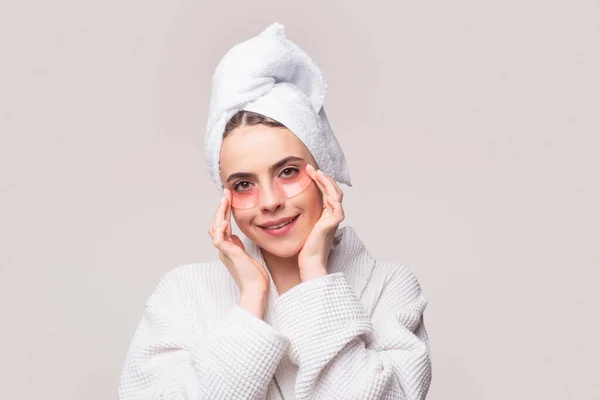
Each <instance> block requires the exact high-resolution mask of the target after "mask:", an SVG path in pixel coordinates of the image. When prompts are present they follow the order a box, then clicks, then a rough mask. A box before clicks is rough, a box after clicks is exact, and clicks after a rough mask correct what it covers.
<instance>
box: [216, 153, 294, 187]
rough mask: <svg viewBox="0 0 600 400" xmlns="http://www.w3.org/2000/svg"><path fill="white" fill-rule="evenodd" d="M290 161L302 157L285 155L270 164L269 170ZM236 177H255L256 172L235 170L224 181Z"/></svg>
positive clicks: (271, 170)
mask: <svg viewBox="0 0 600 400" xmlns="http://www.w3.org/2000/svg"><path fill="white" fill-rule="evenodd" d="M290 161H304V158H300V157H296V156H289V157H285V158H283V159H281V160H279V161H277V162H276V163H275V164H273V165H271V166H270V167H269V171H270V172H273V171H274V170H276V169H278V168H281V167H283V166H284V165H285V164H287V163H288V162H290ZM237 178H256V174H254V173H252V172H235V173H233V174H231V175H229V177H228V178H227V180H226V181H225V182H226V183H229V181H232V180H234V179H237Z"/></svg>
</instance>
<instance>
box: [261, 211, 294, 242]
mask: <svg viewBox="0 0 600 400" xmlns="http://www.w3.org/2000/svg"><path fill="white" fill-rule="evenodd" d="M298 217H300V215H297V216H295V217H294V218H293V219H294V220H293V221H292V222H290V223H289V224H287V225H285V226H282V227H281V228H277V229H265V228H263V227H261V226H259V228H260V229H261V230H262V231H263V232H265V233H266V234H268V235H271V236H276V237H279V236H283V235H285V234H287V233H288V232H289V231H290V230H291V229H292V228H293V227H294V225H296V221H298ZM286 220H289V218H284V219H282V220H280V221H282V222H285V221H286Z"/></svg>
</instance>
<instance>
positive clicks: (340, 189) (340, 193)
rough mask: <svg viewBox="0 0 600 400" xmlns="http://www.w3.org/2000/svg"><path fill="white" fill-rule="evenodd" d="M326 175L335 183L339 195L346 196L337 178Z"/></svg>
mask: <svg viewBox="0 0 600 400" xmlns="http://www.w3.org/2000/svg"><path fill="white" fill-rule="evenodd" d="M325 176H326V177H327V179H329V180H330V181H331V183H333V187H334V188H335V190H336V191H337V192H338V193H339V195H340V196H341V197H344V192H343V191H342V188H340V185H338V183H337V182H336V181H335V179H333V178H332V177H330V176H329V175H325Z"/></svg>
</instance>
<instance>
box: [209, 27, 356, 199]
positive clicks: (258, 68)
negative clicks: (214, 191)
mask: <svg viewBox="0 0 600 400" xmlns="http://www.w3.org/2000/svg"><path fill="white" fill-rule="evenodd" d="M326 93H327V82H326V80H325V77H324V76H323V73H322V72H321V70H320V69H319V67H318V66H317V65H316V64H315V62H314V61H313V60H312V59H311V58H310V57H309V56H308V54H306V53H305V52H304V51H303V50H302V49H300V47H298V46H297V45H296V44H294V43H292V42H291V41H290V40H288V39H286V37H285V28H284V26H283V25H282V24H280V23H277V22H276V23H274V24H271V25H269V26H268V27H267V28H266V29H265V30H264V31H263V32H261V33H260V34H259V35H258V36H255V37H253V38H251V39H249V40H246V41H245V42H242V43H238V44H236V45H235V46H233V47H232V48H231V49H230V50H229V51H228V52H227V53H226V54H225V55H224V56H223V58H222V59H221V61H220V62H219V64H218V65H217V68H216V70H215V73H214V74H213V78H212V94H211V100H210V109H209V115H208V122H207V125H206V137H205V140H204V153H205V159H206V164H207V168H208V172H209V174H210V177H211V179H212V180H213V182H214V183H215V185H216V186H217V188H218V190H219V191H220V192H222V190H223V183H222V181H221V177H220V174H219V161H220V160H219V156H220V153H221V145H222V143H223V132H224V130H225V125H226V124H227V122H228V121H229V119H230V118H231V117H233V116H234V115H235V114H236V113H237V112H239V111H241V110H246V111H252V112H256V113H259V114H262V115H265V116H267V117H269V118H272V119H274V120H276V121H278V122H280V123H282V124H284V125H285V126H286V127H287V128H288V129H289V130H290V131H291V132H292V133H294V134H295V135H296V136H297V137H298V138H299V139H300V140H301V141H302V142H303V143H304V145H305V146H306V147H307V148H308V149H309V150H310V152H311V153H312V155H313V157H314V158H315V161H316V162H317V164H318V166H319V168H320V169H321V170H322V171H323V172H325V173H326V174H327V175H329V176H331V177H332V178H333V179H335V180H336V181H337V182H340V183H344V184H346V185H348V186H352V183H351V181H350V172H349V170H348V165H347V163H346V158H345V157H344V153H343V152H342V149H341V147H340V145H339V143H338V141H337V139H336V137H335V135H334V134H333V131H332V130H331V127H330V125H329V120H328V119H327V114H326V113H325V109H324V107H323V102H324V100H325V95H326Z"/></svg>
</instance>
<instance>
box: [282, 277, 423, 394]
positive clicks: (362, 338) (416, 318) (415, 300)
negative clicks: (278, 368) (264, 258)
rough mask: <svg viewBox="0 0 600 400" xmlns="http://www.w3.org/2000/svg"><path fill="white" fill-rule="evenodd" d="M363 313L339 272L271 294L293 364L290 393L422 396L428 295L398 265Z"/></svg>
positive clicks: (357, 300)
mask: <svg viewBox="0 0 600 400" xmlns="http://www.w3.org/2000/svg"><path fill="white" fill-rule="evenodd" d="M379 292H380V294H379V297H378V299H377V302H376V305H375V307H374V309H373V312H372V314H371V316H370V317H369V316H368V315H367V313H366V312H365V310H364V308H363V306H362V304H361V303H360V301H359V299H358V297H357V296H356V295H355V293H354V292H353V290H352V288H351V287H350V286H349V284H348V282H347V281H346V278H345V275H344V273H343V272H337V273H333V274H329V275H326V276H323V277H319V278H314V279H311V280H309V281H305V282H303V283H301V284H300V285H297V286H295V287H294V288H292V289H290V290H289V291H288V292H286V293H284V294H283V295H282V296H281V297H280V298H279V300H278V302H277V304H276V306H277V308H276V309H277V315H278V320H279V322H278V329H279V330H280V332H282V333H283V334H285V335H286V336H287V337H288V338H289V339H290V348H289V352H290V359H291V361H292V362H293V363H294V364H296V365H297V366H298V374H297V378H296V386H295V392H296V393H295V394H296V399H297V400H306V399H311V400H320V399H328V400H334V399H344V400H348V399H357V400H358V399H363V400H375V399H386V400H392V399H397V400H400V399H402V400H422V399H425V397H426V396H427V392H428V390H429V385H430V382H431V362H430V352H429V341H428V338H427V332H426V330H425V325H424V321H423V311H424V309H425V307H426V305H427V298H426V297H425V295H424V294H423V292H422V290H421V287H420V285H419V282H418V281H417V278H416V277H415V275H414V274H413V273H412V272H411V271H410V270H409V269H408V268H406V267H404V266H402V265H398V266H397V267H396V268H394V272H393V273H392V274H391V276H390V277H389V278H386V281H385V284H382V289H381V290H380V291H379Z"/></svg>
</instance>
